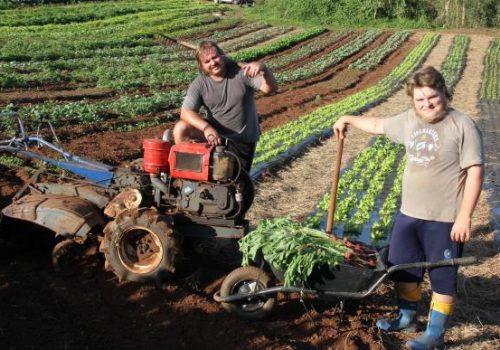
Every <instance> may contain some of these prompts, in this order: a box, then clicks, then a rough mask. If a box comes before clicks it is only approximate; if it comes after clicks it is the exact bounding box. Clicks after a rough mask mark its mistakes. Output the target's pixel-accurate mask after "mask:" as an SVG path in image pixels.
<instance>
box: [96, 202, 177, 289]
mask: <svg viewBox="0 0 500 350" xmlns="http://www.w3.org/2000/svg"><path fill="white" fill-rule="evenodd" d="M104 234H105V235H104V239H103V241H102V242H101V247H100V251H101V252H103V253H104V255H105V257H106V268H107V269H108V270H111V271H113V273H114V274H115V275H117V276H118V278H119V279H120V280H128V281H135V282H143V283H144V282H159V281H161V280H162V279H164V278H165V277H166V276H168V275H171V274H172V273H174V271H175V266H174V265H175V261H176V258H177V256H178V253H179V249H178V246H179V242H178V239H177V237H176V234H175V232H174V231H173V230H172V227H171V225H170V223H169V222H168V220H167V218H166V217H165V216H163V215H159V214H158V213H157V211H156V210H154V209H146V210H139V211H137V210H130V211H125V212H122V213H121V214H120V215H119V216H118V217H117V218H116V219H115V220H114V221H112V222H110V223H109V224H108V225H107V226H106V227H105V229H104Z"/></svg>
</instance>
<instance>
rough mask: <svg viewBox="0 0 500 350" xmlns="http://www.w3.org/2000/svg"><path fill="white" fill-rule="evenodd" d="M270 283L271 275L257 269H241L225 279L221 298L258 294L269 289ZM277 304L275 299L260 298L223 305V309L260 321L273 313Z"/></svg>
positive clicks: (247, 267) (250, 298) (250, 267)
mask: <svg viewBox="0 0 500 350" xmlns="http://www.w3.org/2000/svg"><path fill="white" fill-rule="evenodd" d="M270 281H271V278H270V277H269V275H268V274H267V273H266V272H264V271H263V270H261V269H259V268H257V267H253V266H245V267H240V268H238V269H236V270H234V271H233V272H231V273H230V274H229V275H227V277H226V278H225V279H224V281H223V282H222V286H221V290H220V296H221V297H222V298H226V297H228V296H232V295H237V294H247V293H251V292H258V291H261V290H263V289H266V288H268V287H269V285H270ZM275 304H276V298H275V297H269V296H259V297H248V298H247V299H244V300H241V301H236V302H232V303H222V307H223V308H224V309H225V310H227V311H229V312H232V313H235V314H237V315H238V316H240V317H242V318H245V319H247V320H260V319H262V318H264V317H265V316H267V315H268V314H269V313H270V312H271V311H272V309H273V308H274V305H275Z"/></svg>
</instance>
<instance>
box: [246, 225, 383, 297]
mask: <svg viewBox="0 0 500 350" xmlns="http://www.w3.org/2000/svg"><path fill="white" fill-rule="evenodd" d="M239 244H240V251H241V252H242V254H243V265H250V263H251V262H252V261H256V260H257V259H258V258H259V257H260V256H262V257H263V258H264V260H265V261H266V262H267V263H268V264H270V265H271V266H273V267H274V268H276V269H278V270H280V271H283V272H284V285H285V287H289V286H297V285H302V284H303V283H305V282H306V281H307V278H308V277H309V276H310V275H311V273H312V272H313V271H314V269H316V268H319V267H321V266H323V265H328V266H336V265H338V264H340V263H345V264H350V265H358V266H364V267H369V268H374V267H375V265H376V263H377V262H376V253H375V251H373V249H371V248H369V247H366V246H364V245H362V244H360V243H355V242H351V241H349V240H347V239H342V240H341V239H338V238H336V236H334V235H329V234H326V233H324V232H322V231H319V230H315V229H312V228H309V227H306V226H302V225H299V224H296V223H294V222H293V221H292V220H291V219H289V218H275V219H272V220H264V221H262V222H261V223H260V224H259V225H258V226H257V228H256V229H255V230H254V231H252V232H251V233H249V234H248V235H247V236H245V237H244V238H242V239H241V240H240V241H239Z"/></svg>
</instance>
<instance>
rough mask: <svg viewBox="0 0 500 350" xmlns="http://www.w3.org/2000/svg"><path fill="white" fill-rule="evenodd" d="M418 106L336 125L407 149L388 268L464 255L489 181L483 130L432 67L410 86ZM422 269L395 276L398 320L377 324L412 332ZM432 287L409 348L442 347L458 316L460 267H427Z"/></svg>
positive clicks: (340, 130) (343, 120)
mask: <svg viewBox="0 0 500 350" xmlns="http://www.w3.org/2000/svg"><path fill="white" fill-rule="evenodd" d="M406 92H407V94H408V95H409V96H410V97H411V98H412V100H413V108H412V109H410V110H408V111H406V112H403V113H401V114H399V115H396V116H394V117H391V118H386V119H382V118H375V117H356V116H344V117H341V118H340V119H339V120H338V121H337V122H336V123H335V124H334V125H333V129H334V132H335V134H336V135H339V136H340V137H341V138H343V137H344V132H345V130H346V127H347V125H352V126H354V127H356V128H359V129H361V130H364V131H366V132H370V133H373V134H385V135H386V136H387V137H389V138H390V139H391V140H393V141H395V142H398V143H402V144H404V145H405V147H406V154H407V161H406V167H405V172H404V176H403V191H402V203H401V208H400V211H399V213H398V214H397V216H396V218H395V221H394V226H393V229H392V233H391V244H390V248H389V258H388V264H389V266H391V265H398V264H405V263H412V262H418V261H432V262H434V261H438V260H442V259H452V258H457V257H460V256H461V254H462V248H463V244H464V242H465V241H468V240H469V239H470V237H471V216H472V212H473V211H474V208H475V206H476V203H477V200H478V198H479V194H480V192H481V184H482V180H483V148H482V138H481V133H480V132H479V130H478V128H477V127H476V125H475V123H474V122H473V120H472V119H471V118H469V117H468V116H467V115H465V114H463V113H461V112H459V111H457V110H455V109H453V108H451V107H449V106H448V100H449V99H450V95H449V93H448V91H447V89H446V85H445V81H444V78H443V76H442V75H441V73H439V72H438V71H437V70H436V69H435V68H433V67H426V68H423V69H421V70H419V71H417V72H416V73H415V74H414V75H413V77H412V78H411V79H410V80H409V81H408V82H407V85H406ZM424 272H425V271H424V270H423V269H410V270H404V271H399V272H397V273H395V274H394V275H393V280H394V281H395V282H396V293H397V296H398V308H399V310H398V317H397V319H393V320H385V319H384V320H379V321H378V322H377V327H378V328H379V329H381V330H383V331H399V330H404V329H409V328H413V327H414V321H415V315H416V309H417V303H418V301H419V300H420V297H421V290H420V287H419V284H420V282H422V277H423V274H424ZM429 278H430V282H431V286H432V290H433V295H432V303H431V306H430V312H429V320H428V323H427V329H426V330H425V333H424V334H423V335H422V336H420V337H418V338H417V339H414V340H411V341H409V342H408V343H407V346H408V347H409V348H411V349H434V348H439V349H441V348H444V333H445V330H446V328H447V325H448V321H449V317H450V315H451V314H452V312H453V308H454V303H455V294H456V286H457V267H455V266H449V267H436V268H432V269H430V270H429Z"/></svg>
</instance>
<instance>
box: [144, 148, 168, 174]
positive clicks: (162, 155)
mask: <svg viewBox="0 0 500 350" xmlns="http://www.w3.org/2000/svg"><path fill="white" fill-rule="evenodd" d="M171 146H172V145H171V144H170V142H168V141H163V140H160V139H146V140H144V141H143V142H142V147H143V148H144V170H145V171H147V172H148V173H152V174H159V173H166V172H168V155H169V153H170V147H171Z"/></svg>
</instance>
